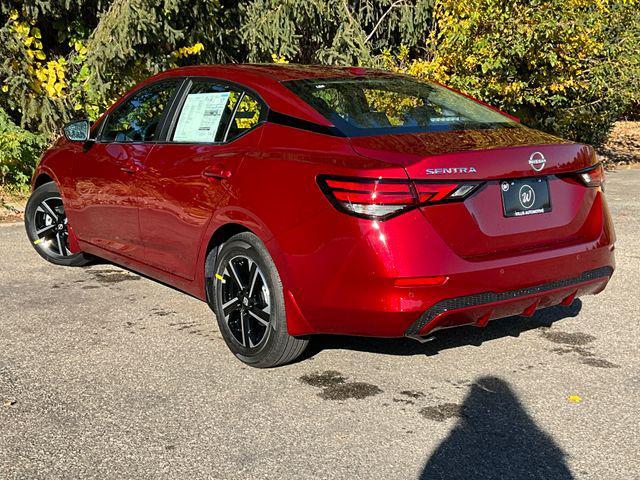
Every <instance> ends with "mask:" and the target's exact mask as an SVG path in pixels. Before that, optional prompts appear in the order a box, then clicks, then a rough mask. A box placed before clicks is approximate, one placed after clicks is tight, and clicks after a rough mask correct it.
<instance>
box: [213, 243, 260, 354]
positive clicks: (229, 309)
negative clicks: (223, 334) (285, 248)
mask: <svg viewBox="0 0 640 480" xmlns="http://www.w3.org/2000/svg"><path fill="white" fill-rule="evenodd" d="M221 288H222V312H223V315H224V320H225V322H226V324H227V326H228V328H229V331H230V332H231V334H232V335H233V338H234V339H235V340H236V341H237V342H238V343H239V344H240V345H241V346H243V347H245V348H256V347H258V346H259V345H261V344H262V343H263V342H264V341H265V339H266V338H267V337H268V334H269V329H270V326H271V292H270V290H269V285H268V284H267V281H266V279H265V276H264V274H263V273H262V270H261V269H260V267H259V266H258V265H257V264H256V262H255V261H253V260H252V259H251V258H249V257H246V256H244V255H236V256H234V257H232V258H231V259H230V260H229V261H228V263H227V264H226V266H225V268H224V271H223V274H222V285H221Z"/></svg>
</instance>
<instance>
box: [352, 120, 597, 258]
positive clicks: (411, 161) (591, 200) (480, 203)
mask: <svg viewBox="0 0 640 480" xmlns="http://www.w3.org/2000/svg"><path fill="white" fill-rule="evenodd" d="M351 143H352V146H353V148H354V150H355V151H356V152H357V153H359V154H360V155H363V156H366V157H369V158H376V159H379V160H384V161H386V162H389V163H394V164H397V165H399V166H402V167H403V168H404V169H405V170H406V172H407V174H408V176H409V177H410V178H411V179H412V180H414V181H416V182H424V181H427V182H428V181H436V182H442V181H456V182H464V181H483V186H482V188H480V189H479V190H478V191H476V192H475V193H474V194H472V195H471V196H470V197H469V198H467V199H466V200H464V201H463V202H454V203H442V204H435V205H427V206H424V207H421V210H422V213H423V214H424V216H425V218H426V219H427V220H428V221H429V223H430V224H431V225H432V226H433V228H434V229H435V231H436V232H437V233H438V235H439V236H440V237H441V238H442V239H443V240H444V241H445V242H447V244H448V245H449V246H450V248H452V250H453V251H454V252H455V253H456V254H458V255H459V256H461V257H463V258H465V259H467V260H471V261H481V260H490V259H493V258H501V257H505V256H512V255H516V254H522V253H527V252H533V251H540V250H546V249H551V248H559V247H561V246H566V245H571V244H577V243H583V242H588V241H592V240H595V239H596V238H597V237H598V235H599V233H600V231H601V229H602V203H601V202H602V198H601V192H600V189H596V188H587V187H585V186H584V185H583V184H580V183H579V182H577V181H575V180H573V179H571V178H567V177H566V176H565V175H561V174H566V173H570V172H575V171H577V170H581V169H584V168H586V167H589V166H591V165H593V164H595V162H596V157H595V152H594V150H593V149H592V148H591V147H588V146H585V145H580V144H576V143H569V142H565V141H563V140H561V139H558V138H556V137H553V136H551V135H548V134H545V133H542V132H539V131H536V130H532V129H529V128H526V127H520V126H519V127H515V128H502V129H495V130H473V131H462V132H447V133H422V134H410V135H384V136H377V137H356V138H352V139H351ZM514 179H531V180H532V181H535V180H537V179H543V181H544V180H546V183H547V184H548V191H549V197H550V205H551V208H550V211H547V212H545V213H538V214H531V215H525V216H519V217H516V216H511V217H507V216H505V213H504V209H503V201H504V200H503V193H502V191H501V188H503V187H504V185H503V182H505V181H507V180H514Z"/></svg>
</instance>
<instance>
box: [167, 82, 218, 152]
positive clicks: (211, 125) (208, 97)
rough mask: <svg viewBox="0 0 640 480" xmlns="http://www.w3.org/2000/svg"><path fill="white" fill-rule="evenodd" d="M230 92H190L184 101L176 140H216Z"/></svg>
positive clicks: (175, 135) (174, 136) (177, 126)
mask: <svg viewBox="0 0 640 480" xmlns="http://www.w3.org/2000/svg"><path fill="white" fill-rule="evenodd" d="M228 100H229V92H211V93H190V94H189V95H187V99H186V100H185V102H184V106H183V107H182V111H181V112H180V118H178V125H176V131H175V133H174V134H173V140H174V142H194V143H198V142H214V141H215V138H216V133H218V128H219V127H220V118H222V113H223V112H224V109H225V107H226V105H227V101H228Z"/></svg>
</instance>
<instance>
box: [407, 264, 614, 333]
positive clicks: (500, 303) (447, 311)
mask: <svg viewBox="0 0 640 480" xmlns="http://www.w3.org/2000/svg"><path fill="white" fill-rule="evenodd" d="M612 274H613V268H612V267H610V266H606V267H600V268H596V269H593V270H588V271H586V272H583V273H582V274H581V275H579V276H577V277H573V278H567V279H562V280H556V281H553V282H548V283H543V284H539V285H533V286H530V287H525V288H520V289H517V290H509V291H505V292H500V293H497V292H491V291H489V292H484V293H476V294H473V295H466V296H462V297H455V298H448V299H445V300H441V301H439V302H437V303H436V304H434V305H433V306H431V307H429V308H428V309H427V310H426V311H425V312H424V313H423V314H422V315H421V316H420V318H418V319H417V320H416V321H415V322H414V323H412V324H411V326H410V327H409V328H408V329H407V330H406V331H405V335H407V336H424V335H428V334H430V333H433V332H435V331H437V330H441V329H444V328H452V327H458V326H462V325H475V326H478V327H484V326H485V325H486V324H487V323H488V322H489V321H491V320H495V319H498V318H504V317H509V316H512V315H523V316H531V315H533V313H534V312H535V311H536V310H538V309H541V308H546V307H551V306H553V305H559V304H562V305H570V304H571V303H572V302H573V300H574V299H575V298H576V297H579V296H583V295H589V294H596V293H599V292H601V291H602V290H603V289H604V288H605V286H606V285H607V282H608V281H609V278H611V275H612Z"/></svg>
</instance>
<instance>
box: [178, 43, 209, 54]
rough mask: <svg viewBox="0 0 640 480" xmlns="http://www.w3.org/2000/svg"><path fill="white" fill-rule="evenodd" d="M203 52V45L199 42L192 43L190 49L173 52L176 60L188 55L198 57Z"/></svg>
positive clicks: (183, 48)
mask: <svg viewBox="0 0 640 480" xmlns="http://www.w3.org/2000/svg"><path fill="white" fill-rule="evenodd" d="M203 50H204V45H203V44H202V43H200V42H198V43H194V44H193V45H191V46H190V47H181V48H179V49H178V50H176V51H175V52H174V56H175V57H176V58H184V57H188V56H190V55H198V54H199V53H200V52H201V51H203Z"/></svg>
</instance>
